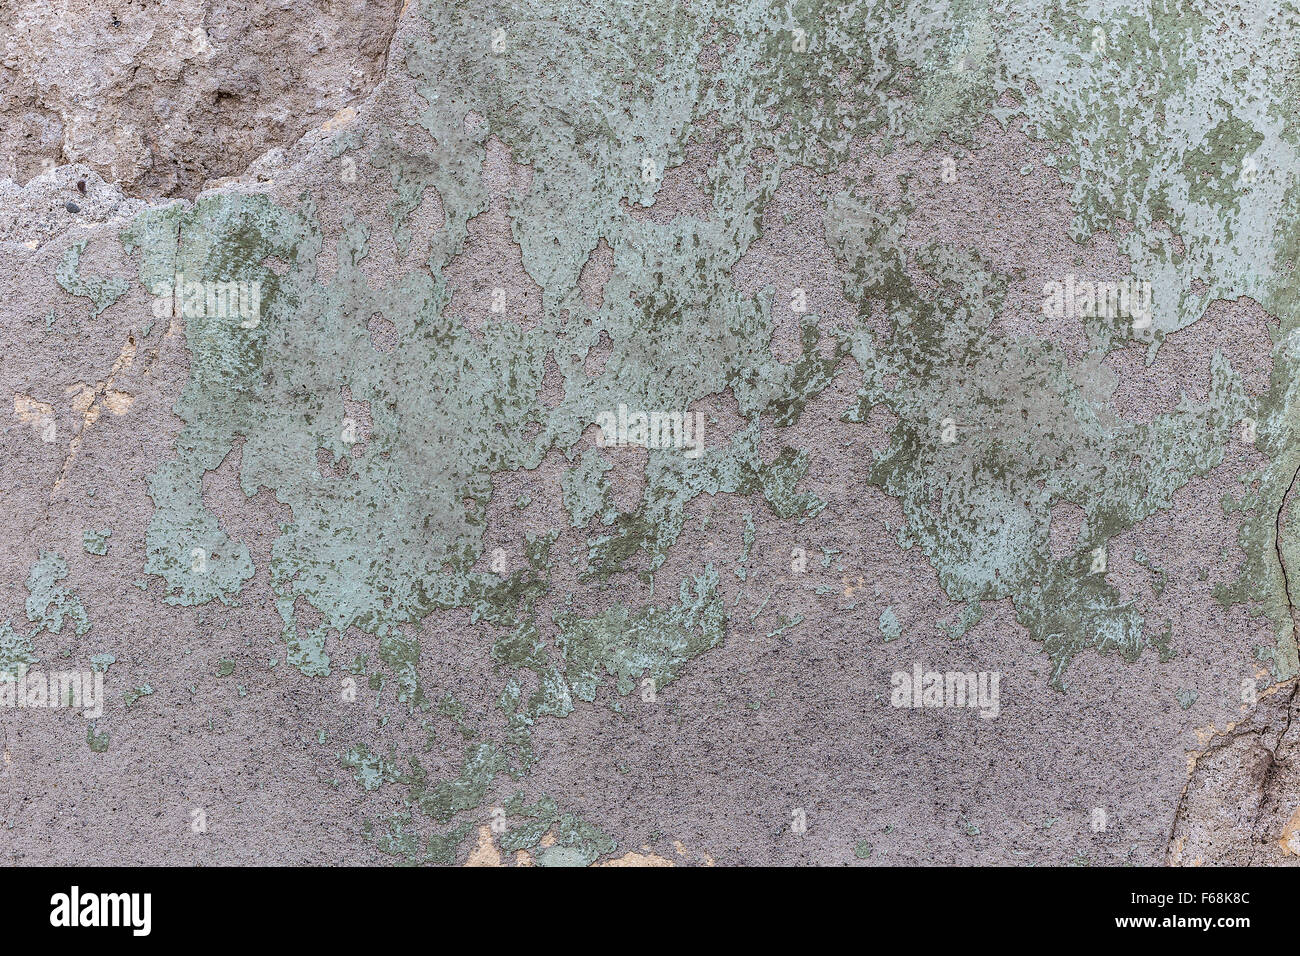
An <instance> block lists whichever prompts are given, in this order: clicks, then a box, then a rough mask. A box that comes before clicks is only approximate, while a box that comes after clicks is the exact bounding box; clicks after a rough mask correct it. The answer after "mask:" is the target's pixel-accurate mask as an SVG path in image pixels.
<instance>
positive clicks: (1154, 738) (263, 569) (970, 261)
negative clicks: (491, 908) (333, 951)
mask: <svg viewBox="0 0 1300 956" xmlns="http://www.w3.org/2000/svg"><path fill="white" fill-rule="evenodd" d="M0 17H2V18H3V19H4V20H5V21H6V22H7V25H10V29H9V30H7V31H6V33H7V36H8V37H9V40H8V42H7V44H6V48H5V60H4V63H3V71H4V77H5V79H6V80H7V81H8V84H7V87H6V88H5V90H4V92H3V93H0V96H3V97H4V99H3V100H0V131H2V133H3V137H4V141H5V143H6V149H5V151H4V156H3V157H0V158H2V159H3V160H4V161H6V162H8V163H9V166H8V167H7V169H6V170H0V174H5V173H6V172H7V174H8V175H9V176H10V179H8V180H0V204H3V207H4V213H5V215H3V216H0V260H2V261H3V275H4V276H5V280H4V282H5V292H6V294H5V297H4V302H5V305H4V309H5V316H6V321H5V322H4V323H3V327H2V328H3V332H2V334H3V336H4V341H3V343H2V344H3V348H0V387H2V388H3V392H4V394H5V396H9V395H12V396H13V412H12V416H11V418H10V419H9V420H8V422H7V427H6V430H5V432H4V434H3V442H4V448H3V459H2V460H3V461H4V475H5V478H4V482H3V488H2V491H3V495H4V505H5V507H3V508H0V534H3V536H4V540H5V541H6V542H7V546H6V547H5V548H4V549H0V562H2V567H0V570H2V571H3V573H2V574H0V620H4V619H5V618H7V620H8V623H7V624H5V625H4V627H3V629H2V630H0V670H2V671H6V672H8V673H12V674H20V673H21V674H25V676H24V677H22V683H21V684H18V685H16V686H17V688H21V690H22V694H21V695H19V694H18V691H17V690H16V689H15V685H14V684H12V683H10V684H7V685H6V683H5V682H0V727H2V728H3V733H4V749H5V753H4V764H3V765H2V766H0V793H3V794H4V796H3V797H0V819H2V820H3V822H4V825H5V827H6V828H8V832H9V833H10V835H11V837H12V841H11V846H12V849H11V850H9V851H8V852H9V858H10V859H11V860H12V861H15V862H24V861H26V862H46V861H49V862H54V861H58V860H60V859H63V858H65V857H69V856H70V855H73V854H75V856H76V858H77V859H78V860H80V861H86V862H95V863H119V862H133V861H140V862H197V861H200V860H202V861H208V862H220V863H236V862H254V861H257V862H312V863H326V862H330V861H348V862H386V861H388V860H389V859H390V858H399V859H405V860H409V861H413V862H435V863H453V862H457V863H464V862H475V863H492V862H499V863H516V864H517V863H539V864H544V865H556V864H588V863H593V862H597V861H614V862H626V863H656V862H663V861H669V862H673V863H701V862H703V863H708V862H718V863H737V862H746V861H748V862H768V861H773V862H805V863H826V864H829V863H845V862H859V861H865V862H885V863H957V862H962V863H1011V864H1022V863H1057V864H1060V863H1091V864H1097V865H1118V864H1123V863H1128V862H1139V863H1141V862H1146V863H1152V862H1171V863H1193V862H1228V861H1231V862H1253V863H1278V862H1292V861H1293V860H1294V859H1295V858H1296V857H1297V855H1298V854H1300V837H1296V836H1295V833H1296V832H1297V828H1298V827H1300V823H1297V822H1295V821H1296V820H1297V819H1300V818H1297V816H1296V813H1297V807H1300V776H1298V774H1300V771H1297V770H1296V769H1295V749H1294V748H1295V745H1296V739H1295V735H1296V732H1295V731H1292V730H1291V716H1292V707H1293V705H1294V696H1295V695H1294V691H1295V687H1296V683H1295V681H1296V674H1297V669H1298V666H1297V653H1296V632H1295V615H1294V604H1293V596H1294V594H1295V591H1294V588H1295V586H1296V585H1295V581H1296V580H1298V578H1297V574H1298V573H1300V551H1298V550H1297V534H1298V533H1300V528H1297V527H1296V522H1297V515H1296V510H1295V507H1294V504H1295V495H1294V491H1293V485H1294V484H1295V477H1296V475H1297V471H1298V470H1300V443H1298V442H1297V440H1296V434H1295V429H1296V427H1297V424H1298V422H1297V404H1296V401H1297V399H1296V394H1295V385H1294V383H1295V380H1296V374H1295V373H1296V366H1297V362H1298V361H1300V353H1298V352H1297V339H1296V336H1295V329H1296V327H1297V324H1298V323H1300V280H1298V278H1297V272H1296V259H1297V252H1298V250H1300V232H1298V227H1297V225H1296V224H1297V222H1300V217H1298V216H1297V213H1298V212H1300V208H1298V207H1300V184H1298V183H1297V178H1296V170H1297V168H1298V167H1300V163H1297V157H1296V150H1297V147H1298V145H1300V131H1298V130H1297V127H1296V120H1295V117H1296V103H1297V90H1296V85H1295V81H1294V78H1295V77H1296V76H1297V75H1298V74H1297V69H1296V67H1297V57H1298V56H1300V52H1298V51H1300V43H1297V40H1300V9H1297V7H1296V5H1295V3H1293V2H1288V3H1281V2H1271V3H1265V4H1262V5H1260V4H1237V3H1223V2H1210V3H1204V2H1198V3H1195V4H1193V3H1190V2H1187V3H1178V2H1161V3H1159V4H1156V5H1154V6H1150V5H1131V6H1130V5H1127V4H1106V5H1104V6H1103V5H1101V4H1091V3H1067V4H1065V5H1061V4H1056V3H1052V4H1042V5H1037V4H1030V5H1026V4H1020V3H1015V4H994V3H985V2H955V3H938V4H907V3H885V2H874V3H873V2H861V3H824V4H823V3H812V2H800V3H795V4H793V5H788V6H787V5H776V4H768V3H766V2H755V3H749V4H745V3H740V4H737V3H721V2H719V3H699V2H692V3H691V4H689V5H679V6H674V7H672V8H664V7H662V6H656V7H653V8H651V7H648V6H647V7H645V8H644V9H639V8H637V7H636V6H634V5H617V6H611V5H609V4H576V5H574V4H548V3H544V2H543V3H529V4H526V5H524V4H520V5H511V4H505V3H501V4H496V3H491V2H483V3H474V4H464V3H455V2H451V0H447V2H440V0H410V2H408V3H407V4H405V5H404V6H402V7H401V8H400V9H399V5H398V4H396V3H383V4H376V3H357V4H353V5H349V4H347V3H329V4H323V5H320V4H318V5H302V4H284V5H270V4H258V3H250V4H239V5H223V4H219V3H204V2H201V0H177V2H175V3H163V4H158V5H155V6H151V7H149V8H147V9H141V8H140V7H139V6H138V5H131V4H127V3H121V4H113V3H109V4H97V5H86V4H79V3H76V2H71V0H70V2H67V3H63V4H54V3H48V4H22V5H17V4H12V3H10V4H4V3H0ZM43 161H45V162H44V165H43ZM45 167H49V168H48V169H46V168H45ZM6 401H8V398H7V397H6ZM641 413H644V414H645V415H646V416H647V418H648V419H650V420H651V421H652V423H653V425H654V426H655V427H654V428H653V429H652V431H651V434H650V435H649V437H648V438H647V436H646V435H644V434H639V433H638V430H637V429H638V418H637V416H638V414H641ZM647 446H649V447H647ZM81 671H85V672H87V673H88V674H96V673H98V674H99V675H100V677H101V678H102V684H103V689H104V695H105V697H104V700H103V702H102V708H100V711H101V712H99V713H94V714H92V715H91V716H89V717H88V716H85V715H84V714H83V711H84V710H89V709H93V708H86V707H82V708H80V709H75V710H74V709H72V708H68V707H58V708H53V707H49V706H40V705H35V706H31V707H23V708H19V707H17V706H8V705H4V697H3V693H4V691H5V688H6V686H8V687H9V689H10V691H11V697H12V698H13V699H14V700H15V701H17V699H18V697H19V696H22V698H23V700H24V701H25V702H27V703H32V702H33V698H32V696H31V693H30V692H29V691H30V687H34V686H36V684H32V683H31V682H32V679H33V678H34V677H39V678H40V679H39V680H38V681H37V684H40V686H42V687H46V688H48V680H47V677H46V676H45V675H49V674H58V673H64V672H77V673H79V672H81ZM945 672H954V673H957V674H971V675H973V680H974V683H973V685H972V695H971V701H972V702H973V703H974V704H975V705H976V706H960V704H961V701H959V700H955V699H954V696H955V694H956V692H957V688H956V686H955V684H954V682H953V681H947V682H946V683H944V682H942V681H941V682H940V683H941V684H943V686H936V685H935V681H934V680H933V679H932V678H928V677H927V676H926V675H927V674H933V673H937V674H940V675H942V674H944V673H945ZM914 674H915V677H914ZM41 681H46V683H44V684H41ZM29 685H30V686H29ZM977 688H978V689H981V690H982V692H983V693H982V697H981V695H980V694H979V693H977V692H976V689H977ZM914 690H915V691H917V693H916V694H915V698H916V700H915V703H917V704H918V705H923V706H906V705H907V704H908V703H909V702H911V701H912V698H913V692H914ZM46 696H48V694H47V695H46ZM46 703H48V701H46ZM82 703H84V701H83V702H82ZM938 705H942V706H938ZM88 846H89V847H90V849H87V847H88Z"/></svg>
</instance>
